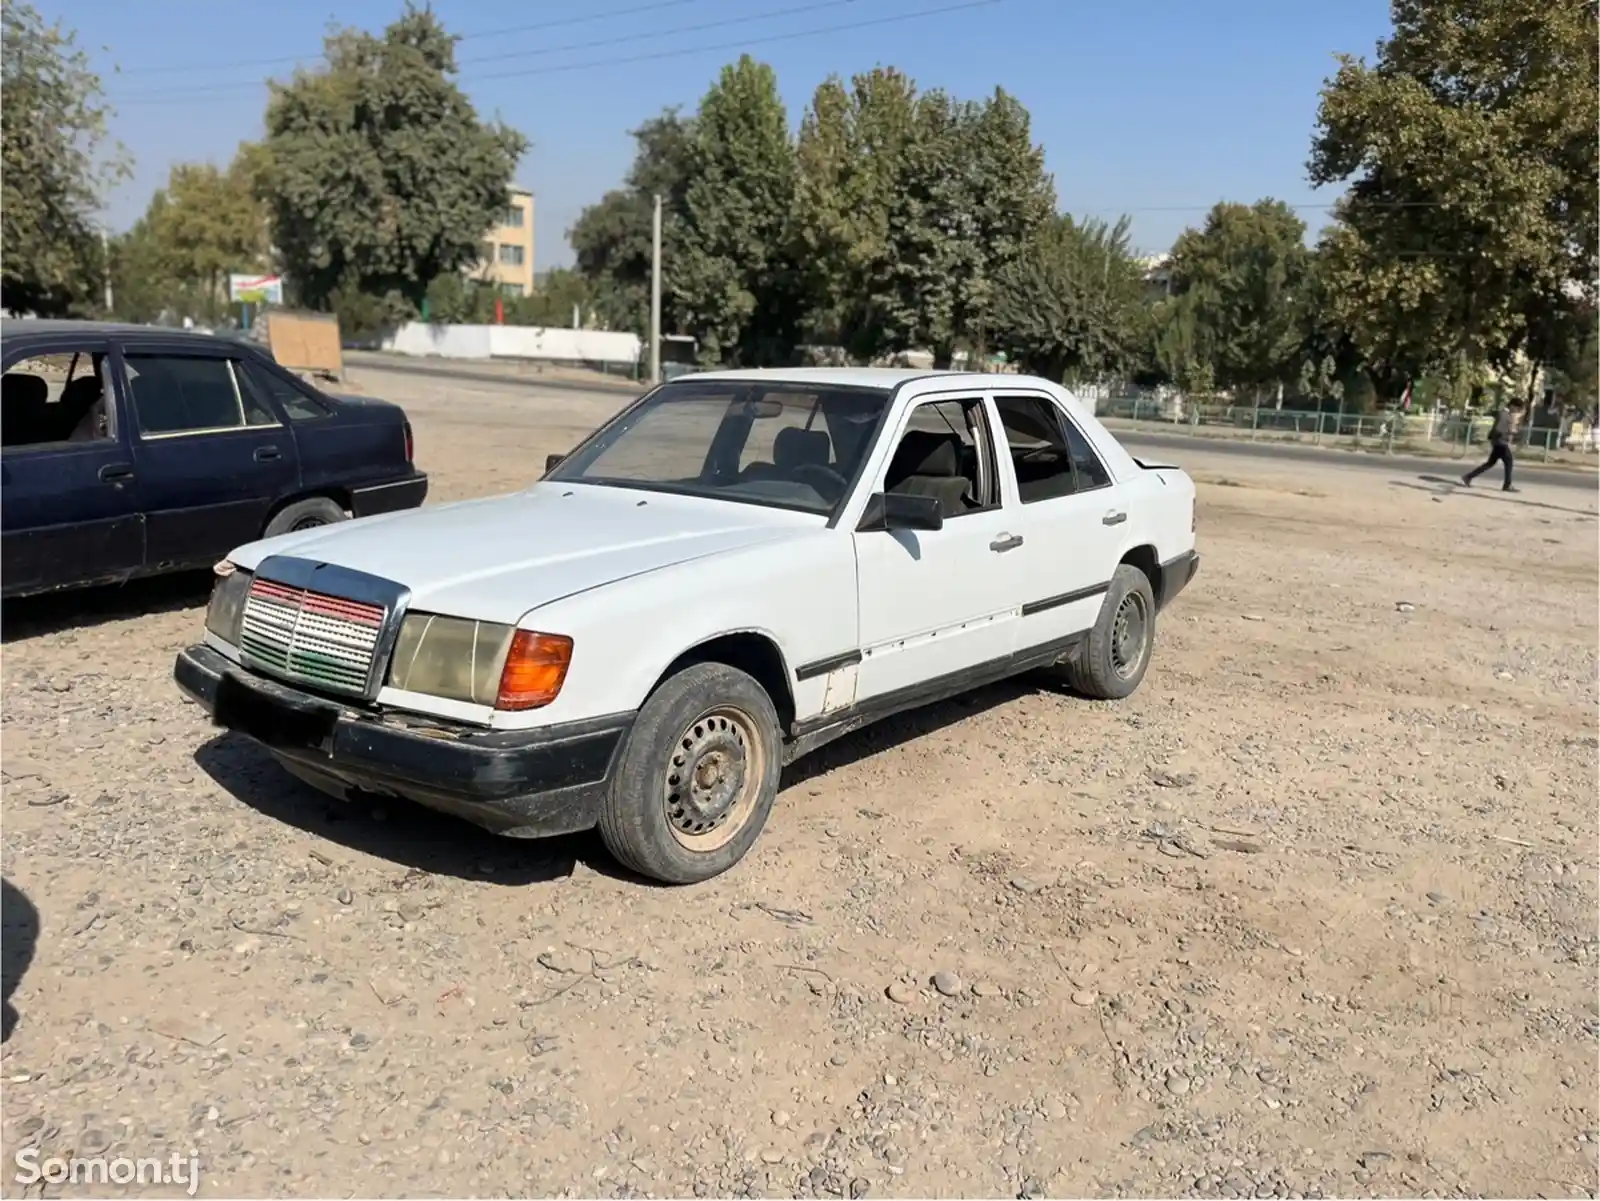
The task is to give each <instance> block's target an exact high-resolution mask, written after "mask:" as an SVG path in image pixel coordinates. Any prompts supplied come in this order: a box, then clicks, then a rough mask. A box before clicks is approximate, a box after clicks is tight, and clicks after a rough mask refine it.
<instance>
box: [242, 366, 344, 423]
mask: <svg viewBox="0 0 1600 1201" xmlns="http://www.w3.org/2000/svg"><path fill="white" fill-rule="evenodd" d="M233 366H234V370H235V371H237V372H238V373H239V378H240V381H241V382H242V383H243V384H244V388H245V391H247V392H253V393H255V394H256V395H257V396H270V397H271V398H272V399H273V400H275V401H277V402H278V407H279V408H280V409H282V410H283V411H284V413H285V414H287V415H288V418H289V420H290V421H315V420H316V419H317V418H318V417H326V416H328V410H327V409H325V408H324V407H323V406H322V405H320V404H318V403H317V402H316V401H315V400H312V399H311V397H309V396H307V395H306V394H305V393H304V392H302V391H300V389H298V388H296V387H295V386H294V385H293V384H291V383H289V381H288V380H285V379H281V378H279V377H278V376H277V375H275V374H273V373H272V372H271V371H269V370H267V369H266V368H265V367H262V366H261V365H260V364H257V363H252V362H250V361H249V360H248V359H241V360H240V361H239V362H237V363H235V364H234V365H233Z"/></svg>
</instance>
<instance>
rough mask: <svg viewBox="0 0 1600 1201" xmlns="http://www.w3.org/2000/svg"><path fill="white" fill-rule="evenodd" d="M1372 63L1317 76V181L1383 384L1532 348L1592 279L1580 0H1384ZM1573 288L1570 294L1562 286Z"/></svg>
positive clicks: (1592, 125)
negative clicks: (1329, 196)
mask: <svg viewBox="0 0 1600 1201" xmlns="http://www.w3.org/2000/svg"><path fill="white" fill-rule="evenodd" d="M1391 12H1392V16H1393V22H1394V34H1393V36H1391V37H1390V38H1388V39H1386V40H1385V41H1383V42H1380V43H1379V45H1378V49H1377V59H1376V62H1375V63H1373V64H1371V65H1369V64H1368V63H1366V62H1365V61H1363V60H1360V59H1356V58H1353V57H1349V56H1346V57H1344V58H1342V59H1341V61H1340V66H1339V69H1338V71H1337V73H1336V74H1335V75H1334V76H1333V78H1332V79H1330V80H1329V81H1328V83H1327V84H1326V86H1325V87H1324V89H1323V93H1322V102H1321V106H1320V109H1319V112H1318V116H1317V128H1316V132H1315V135H1314V139H1313V144H1312V153H1311V161H1310V175H1311V179H1312V181H1313V182H1314V183H1316V184H1319V185H1321V184H1332V183H1339V182H1348V183H1349V190H1348V192H1347V193H1346V195H1345V197H1344V199H1343V200H1342V201H1341V203H1340V205H1339V207H1338V208H1337V210H1336V213H1335V215H1336V225H1335V226H1334V227H1333V228H1332V229H1331V230H1330V231H1329V232H1328V234H1327V236H1326V237H1325V239H1324V256H1325V257H1326V258H1327V260H1328V263H1329V277H1330V280H1329V282H1330V295H1331V298H1332V300H1333V302H1334V304H1335V305H1336V307H1337V310H1338V313H1339V316H1340V318H1341V319H1342V321H1343V322H1344V323H1345V324H1346V325H1347V327H1348V328H1349V330H1350V334H1351V337H1352V338H1353V339H1354V341H1355V342H1356V344H1357V345H1358V347H1359V348H1360V350H1361V352H1362V355H1363V357H1364V358H1365V359H1366V360H1367V361H1368V363H1369V366H1370V367H1371V368H1372V370H1373V376H1374V380H1375V382H1376V383H1377V384H1378V387H1379V390H1380V392H1382V393H1383V394H1384V395H1385V396H1387V397H1390V398H1392V397H1394V396H1396V395H1398V393H1399V391H1400V390H1401V389H1403V387H1404V385H1405V381H1406V380H1408V379H1410V378H1412V376H1413V375H1414V374H1416V373H1419V372H1420V371H1421V370H1422V369H1423V368H1425V367H1426V366H1428V365H1429V364H1441V365H1447V366H1448V367H1449V370H1450V371H1451V372H1452V373H1453V375H1455V376H1458V377H1460V378H1463V379H1465V378H1467V376H1468V375H1470V374H1471V372H1470V371H1469V370H1468V368H1469V367H1470V365H1471V364H1474V363H1484V362H1487V363H1492V364H1494V365H1496V366H1501V367H1504V366H1508V365H1509V364H1510V362H1511V360H1512V358H1513V357H1514V356H1515V355H1516V353H1517V352H1518V351H1519V350H1522V349H1525V348H1526V349H1530V350H1532V351H1533V352H1535V353H1539V352H1540V348H1541V346H1548V345H1550V344H1553V343H1554V342H1555V341H1557V340H1559V335H1558V334H1557V333H1556V332H1555V331H1556V329H1557V328H1558V327H1559V325H1560V323H1561V321H1562V319H1563V315H1564V314H1565V313H1566V312H1568V311H1570V309H1571V307H1572V305H1573V304H1579V303H1585V302H1592V300H1593V297H1594V295H1595V291H1596V238H1597V236H1600V234H1597V229H1600V212H1597V198H1596V177H1597V148H1596V137H1595V129H1596V125H1597V123H1600V100H1597V88H1600V79H1597V65H1596V56H1595V42H1596V33H1597V22H1596V5H1595V3H1594V2H1593V0H1574V2H1571V3H1565V2H1563V3H1555V4H1552V3H1547V2H1545V0H1393V3H1392V4H1391ZM1569 288H1572V289H1573V291H1574V292H1575V293H1576V295H1577V297H1578V299H1577V300H1575V301H1569V300H1567V299H1565V298H1566V297H1567V296H1568V295H1569V293H1568V289H1569Z"/></svg>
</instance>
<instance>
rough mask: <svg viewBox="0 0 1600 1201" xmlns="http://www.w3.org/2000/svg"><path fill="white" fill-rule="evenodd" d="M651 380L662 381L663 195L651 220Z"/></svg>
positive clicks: (654, 382)
mask: <svg viewBox="0 0 1600 1201" xmlns="http://www.w3.org/2000/svg"><path fill="white" fill-rule="evenodd" d="M650 382H651V383H652V384H659V383H660V382H661V196H660V195H659V194H657V196H656V211H655V216H654V217H653V219H652V220H651V222H650Z"/></svg>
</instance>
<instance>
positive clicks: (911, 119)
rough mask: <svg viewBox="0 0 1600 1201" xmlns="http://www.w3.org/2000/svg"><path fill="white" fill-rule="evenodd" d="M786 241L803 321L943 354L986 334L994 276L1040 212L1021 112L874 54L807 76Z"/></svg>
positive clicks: (868, 348) (1045, 213)
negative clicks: (811, 80)
mask: <svg viewBox="0 0 1600 1201" xmlns="http://www.w3.org/2000/svg"><path fill="white" fill-rule="evenodd" d="M797 158H798V172H797V173H798V181H797V185H796V204H795V213H794V222H793V235H794V243H793V247H794V248H793V252H792V253H793V255H794V258H795V260H796V262H797V263H798V264H800V265H801V269H802V271H803V281H804V284H803V286H804V294H805V298H806V303H807V306H808V308H809V313H808V317H807V320H806V322H805V325H806V332H807V333H808V335H809V336H811V337H813V338H814V339H817V340H832V341H834V342H836V343H837V344H838V345H840V346H842V347H843V348H844V349H845V350H846V352H847V353H848V354H849V355H851V357H854V358H857V359H865V360H870V359H873V358H875V357H877V356H879V355H883V354H886V353H890V352H893V351H899V350H908V349H911V348H913V347H926V348H928V349H930V350H932V351H933V353H934V357H935V361H936V362H937V363H939V364H940V365H941V366H947V365H948V364H949V363H950V361H951V359H952V358H953V356H954V352H955V351H956V350H957V349H958V348H963V347H964V348H967V349H969V350H972V351H974V352H977V353H982V351H983V350H984V349H985V347H986V345H987V344H989V343H991V342H997V341H998V340H999V339H1000V338H1001V331H1000V330H999V329H998V328H997V326H996V321H997V317H996V306H997V304H998V302H999V293H998V281H999V279H1000V277H1001V275H1002V273H1003V272H1005V271H1006V270H1007V269H1008V268H1009V267H1011V266H1012V265H1014V264H1015V263H1016V262H1017V261H1018V260H1019V259H1020V258H1021V257H1022V255H1023V253H1024V251H1025V249H1026V248H1028V247H1029V245H1030V244H1031V241H1032V238H1033V236H1034V234H1035V233H1036V232H1037V231H1039V230H1040V229H1041V228H1043V227H1044V226H1045V225H1046V224H1047V223H1048V222H1049V221H1050V220H1051V218H1052V216H1053V210H1054V206H1055V192H1054V186H1053V184H1052V183H1051V181H1050V178H1049V176H1048V175H1047V174H1046V173H1045V170H1044V155H1043V151H1042V150H1040V149H1039V147H1037V146H1036V145H1034V143H1033V140H1032V135H1031V130H1030V123H1029V117H1028V112H1027V110H1026V109H1025V108H1023V107H1022V105H1021V104H1019V103H1018V102H1017V101H1016V100H1015V99H1014V98H1013V97H1011V96H1009V95H1007V94H1006V93H1005V92H1004V91H999V90H997V91H996V92H995V93H994V94H993V95H992V96H990V97H989V98H988V99H986V100H984V101H982V102H977V103H974V102H962V101H958V100H956V99H954V98H953V97H952V96H950V95H949V94H948V93H946V92H943V91H940V90H932V91H928V92H923V93H918V91H917V89H916V85H915V84H914V83H913V82H912V81H911V80H910V79H909V78H907V77H906V76H905V75H903V74H901V73H900V72H898V71H895V70H892V69H886V68H879V69H877V70H875V71H872V72H869V73H867V74H864V75H858V76H857V77H856V78H855V79H854V80H853V81H852V84H851V87H850V88H848V89H847V88H846V87H845V86H844V85H843V84H842V83H841V82H840V81H838V80H836V79H835V80H829V81H827V82H825V83H824V84H823V85H822V86H821V87H819V88H818V89H817V92H816V94H815V95H814V96H813V98H812V102H811V105H810V108H809V109H808V110H807V113H806V116H805V119H804V121H803V122H802V125H801V130H800V138H799V144H798V148H797Z"/></svg>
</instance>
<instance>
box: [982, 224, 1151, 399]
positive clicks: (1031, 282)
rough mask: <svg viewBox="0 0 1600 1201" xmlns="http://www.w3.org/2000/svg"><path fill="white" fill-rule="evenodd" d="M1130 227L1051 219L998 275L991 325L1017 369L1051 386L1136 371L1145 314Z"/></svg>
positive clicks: (1144, 290) (1144, 297)
mask: <svg viewBox="0 0 1600 1201" xmlns="http://www.w3.org/2000/svg"><path fill="white" fill-rule="evenodd" d="M1129 225H1130V221H1129V219H1128V218H1127V217H1123V218H1121V219H1120V220H1119V221H1117V222H1116V223H1115V224H1113V225H1108V224H1107V223H1106V222H1104V221H1099V220H1095V219H1090V220H1087V221H1083V222H1079V221H1075V220H1074V219H1073V218H1072V217H1070V216H1060V217H1054V218H1051V219H1050V220H1048V221H1046V222H1045V224H1044V227H1043V228H1042V229H1040V230H1039V231H1038V233H1036V234H1035V236H1034V237H1033V239H1032V240H1031V241H1030V242H1029V244H1028V245H1027V246H1026V247H1025V248H1024V250H1023V252H1022V254H1021V255H1020V256H1019V257H1018V258H1017V259H1016V260H1015V261H1014V262H1012V263H1009V264H1006V265H1005V266H1004V267H1002V268H1001V270H1000V272H999V275H998V277H997V279H996V281H995V284H996V286H995V305H994V308H993V311H992V313H991V314H990V318H991V320H992V322H993V326H992V328H993V329H994V330H995V331H996V333H997V339H996V340H997V342H998V345H999V346H1000V347H1001V348H1003V349H1004V350H1006V351H1007V352H1008V353H1009V354H1010V355H1011V356H1012V357H1013V358H1014V359H1015V361H1016V362H1017V363H1018V364H1019V365H1020V366H1022V367H1024V368H1025V369H1027V370H1028V371H1031V372H1034V373H1035V374H1038V375H1044V376H1047V377H1049V378H1050V379H1055V380H1063V379H1073V378H1100V377H1103V376H1107V375H1126V374H1128V373H1129V372H1131V371H1132V370H1133V368H1134V367H1135V365H1136V363H1137V362H1138V359H1139V357H1140V352H1141V350H1142V345H1141V341H1142V339H1143V338H1144V337H1145V336H1146V333H1147V330H1148V322H1149V315H1148V310H1147V296H1148V289H1147V286H1146V284H1145V282H1144V276H1143V273H1142V272H1141V270H1140V268H1139V264H1138V262H1137V261H1136V260H1135V259H1134V257H1133V253H1132V250H1131V247H1130V243H1129V236H1128V228H1129Z"/></svg>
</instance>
